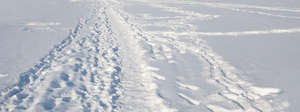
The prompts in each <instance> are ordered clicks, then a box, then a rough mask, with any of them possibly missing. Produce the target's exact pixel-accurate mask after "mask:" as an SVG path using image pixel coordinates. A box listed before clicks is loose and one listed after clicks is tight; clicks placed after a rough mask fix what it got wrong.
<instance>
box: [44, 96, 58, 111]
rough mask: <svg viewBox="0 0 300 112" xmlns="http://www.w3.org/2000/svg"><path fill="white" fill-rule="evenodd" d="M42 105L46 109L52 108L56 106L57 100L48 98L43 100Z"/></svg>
mask: <svg viewBox="0 0 300 112" xmlns="http://www.w3.org/2000/svg"><path fill="white" fill-rule="evenodd" d="M42 106H43V107H44V109H45V110H52V109H53V108H55V106H56V104H55V100H54V99H52V98H50V99H46V100H45V101H44V102H42Z"/></svg>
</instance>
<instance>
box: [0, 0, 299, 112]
mask: <svg viewBox="0 0 300 112" xmlns="http://www.w3.org/2000/svg"><path fill="white" fill-rule="evenodd" d="M171 2H172V1H164V2H163V3H162V2H158V1H147V0H140V1H139V0H136V1H135V0H123V1H121V0H120V1H117V0H94V1H93V0H90V1H86V3H87V4H90V7H91V9H93V10H92V11H91V12H90V14H89V16H87V17H83V18H82V19H81V20H80V22H79V23H78V24H77V26H76V28H75V29H74V30H73V31H72V32H71V33H70V35H69V37H68V38H67V39H65V40H63V41H62V42H61V43H60V44H59V45H57V46H56V47H55V48H54V49H53V50H52V51H50V53H49V54H48V55H47V56H46V57H44V58H42V59H41V61H40V63H39V64H37V65H35V66H34V67H33V68H31V69H30V70H28V71H27V72H24V73H22V74H21V75H20V78H19V81H18V83H17V84H15V85H13V86H11V87H8V88H6V89H5V90H2V91H1V94H0V104H1V105H0V111H4V112H15V111H17V112H18V111H29V112H40V111H53V112H60V111H67V112H172V111H180V112H196V111H204V112H209V111H211V112H282V111H284V109H285V108H286V107H287V106H288V103H286V102H283V101H281V100H275V99H274V97H275V96H276V95H277V94H279V93H280V92H281V91H280V90H279V89H276V88H262V87H257V86H255V85H254V84H252V83H250V82H248V81H246V80H244V79H243V78H242V72H240V71H239V70H237V69H236V68H235V67H234V66H232V65H230V64H229V63H227V62H226V61H224V60H223V59H222V58H221V57H220V56H218V55H217V54H216V53H215V52H214V51H212V49H211V48H210V47H209V46H208V44H207V43H206V41H205V40H203V39H202V38H201V37H202V36H209V35H210V34H208V33H201V32H198V31H197V30H196V28H195V27H196V26H195V25H193V24H191V23H189V21H191V20H196V19H197V20H203V21H209V20H213V19H218V18H219V17H220V16H221V15H216V14H204V13H199V12H194V11H190V10H185V9H181V8H179V7H174V6H171V5H170V6H169V5H168V3H171ZM181 2H184V1H181ZM181 2H178V3H181ZM187 3H190V2H187ZM195 3H197V2H195ZM199 4H202V5H205V6H209V7H211V6H212V5H211V4H214V3H213V2H212V3H209V4H208V3H205V4H204V3H201V2H199ZM138 5H142V6H143V7H144V8H148V9H149V10H155V11H156V12H155V13H157V14H158V15H159V14H161V15H163V16H161V15H160V16H158V15H155V14H153V12H152V13H151V12H147V11H144V12H143V11H141V12H137V13H135V12H131V11H129V10H130V8H131V7H134V6H138ZM216 5H219V7H216V8H228V7H233V6H235V5H228V4H227V5H224V4H223V5H222V4H216ZM235 7H237V8H242V7H250V8H259V9H264V10H273V11H277V10H279V11H290V12H293V13H298V11H297V10H292V9H278V8H270V7H259V6H245V5H239V6H235ZM245 10H246V9H245ZM168 15H169V16H168ZM174 15H176V16H174ZM187 18H188V19H187ZM151 27H163V28H165V29H167V31H166V30H160V31H151V30H149V29H148V28H151ZM296 31H298V29H296ZM170 32H171V33H170ZM172 32H174V33H172ZM178 32H183V33H178ZM191 32H194V33H191ZM268 33H272V31H271V32H267V33H265V34H268ZM283 33H293V32H289V31H285V32H283ZM201 34H202V35H201ZM245 34H250V35H251V34H252V33H247V32H246V33H245V32H244V33H241V35H245ZM255 34H257V35H258V34H260V33H255ZM279 34H281V33H279ZM212 35H217V36H219V35H220V36H222V35H227V36H238V35H231V33H230V34H229V33H217V34H212ZM189 58H190V59H189ZM192 68H193V70H190V69H192ZM197 69H199V70H200V71H199V70H197ZM177 73H181V74H177ZM202 84H203V85H202ZM208 86H209V87H211V88H209V89H210V91H203V90H204V88H205V87H208ZM212 88H213V89H212ZM199 93H200V94H199Z"/></svg>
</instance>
